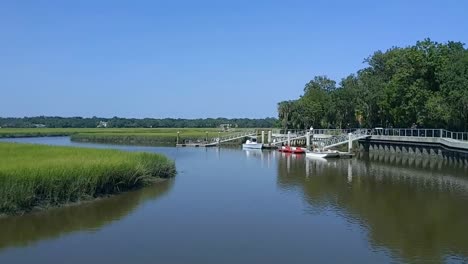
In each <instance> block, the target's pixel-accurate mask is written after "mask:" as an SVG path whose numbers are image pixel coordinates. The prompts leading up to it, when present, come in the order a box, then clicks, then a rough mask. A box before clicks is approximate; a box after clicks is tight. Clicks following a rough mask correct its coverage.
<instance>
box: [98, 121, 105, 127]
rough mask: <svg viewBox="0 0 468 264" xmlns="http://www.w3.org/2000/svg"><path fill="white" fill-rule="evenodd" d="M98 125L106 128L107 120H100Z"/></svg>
mask: <svg viewBox="0 0 468 264" xmlns="http://www.w3.org/2000/svg"><path fill="white" fill-rule="evenodd" d="M97 127H100V128H106V127H107V122H105V121H99V124H98V125H97Z"/></svg>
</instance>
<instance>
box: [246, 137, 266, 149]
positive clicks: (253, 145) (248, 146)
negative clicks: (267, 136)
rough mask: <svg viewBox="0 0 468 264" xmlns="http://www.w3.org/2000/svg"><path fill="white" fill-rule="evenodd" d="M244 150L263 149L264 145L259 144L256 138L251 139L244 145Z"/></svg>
mask: <svg viewBox="0 0 468 264" xmlns="http://www.w3.org/2000/svg"><path fill="white" fill-rule="evenodd" d="M242 148H244V149H262V148H263V144H262V143H258V142H257V139H256V138H250V139H247V141H246V142H245V143H244V144H242Z"/></svg>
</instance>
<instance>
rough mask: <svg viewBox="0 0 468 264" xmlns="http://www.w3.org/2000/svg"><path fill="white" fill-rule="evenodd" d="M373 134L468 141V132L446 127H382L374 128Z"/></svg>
mask: <svg viewBox="0 0 468 264" xmlns="http://www.w3.org/2000/svg"><path fill="white" fill-rule="evenodd" d="M371 135H375V136H393V137H423V138H445V139H454V140H460V141H468V132H452V131H448V130H445V129H429V128H428V129H426V128H382V129H372V130H371Z"/></svg>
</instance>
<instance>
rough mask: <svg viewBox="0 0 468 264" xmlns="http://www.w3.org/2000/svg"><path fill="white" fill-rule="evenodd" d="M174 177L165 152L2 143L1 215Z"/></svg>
mask: <svg viewBox="0 0 468 264" xmlns="http://www.w3.org/2000/svg"><path fill="white" fill-rule="evenodd" d="M174 175H175V165H174V163H173V162H172V161H171V160H169V159H168V158H166V157H165V156H162V155H158V154H150V153H131V152H123V151H118V150H97V149H85V148H71V147H56V146H42V145H31V144H16V143H1V142H0V213H14V212H18V211H28V210H30V209H32V208H33V207H35V206H41V207H48V206H56V205H59V204H63V203H68V202H75V201H79V200H83V199H91V198H95V197H98V196H101V195H105V194H111V193H117V192H121V191H125V190H129V189H133V188H137V187H141V186H144V185H146V184H148V183H150V182H152V181H154V180H155V179H157V178H167V177H171V176H174Z"/></svg>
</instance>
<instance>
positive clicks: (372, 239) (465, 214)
mask: <svg viewBox="0 0 468 264" xmlns="http://www.w3.org/2000/svg"><path fill="white" fill-rule="evenodd" d="M10 141H19V142H33V143H41V144H53V145H73V146H86V147H99V148H117V149H123V150H128V151H149V152H158V153H164V154H166V155H168V156H169V157H171V158H172V159H174V160H175V161H176V165H177V169H178V172H179V173H178V175H177V176H176V177H175V178H174V179H173V180H169V181H166V182H164V183H161V184H158V185H155V186H152V187H148V188H145V189H142V190H139V191H134V192H129V193H124V194H122V195H117V196H114V197H111V198H106V199H101V200H98V201H95V202H91V203H85V204H82V205H78V206H71V207H65V208H58V209H53V210H50V211H46V212H39V213H34V214H29V215H24V216H16V217H7V218H0V263H67V264H69V263H79V264H83V263H164V264H170V263H203V264H206V263H269V264H270V263H395V262H396V263H400V262H402V263H441V262H442V263H444V262H445V263H468V168H467V167H466V166H462V165H457V164H446V163H445V162H442V161H436V160H425V159H415V158H408V157H406V158H401V157H398V156H392V155H382V154H380V155H376V154H367V155H361V156H359V157H357V158H354V159H341V160H340V159H338V160H330V161H324V160H314V159H307V158H305V157H303V156H295V155H284V154H281V153H278V152H275V151H263V152H261V151H243V150H241V149H229V148H221V149H218V148H208V149H203V148H168V147H134V146H111V145H96V144H81V143H71V142H70V141H69V138H67V137H57V138H28V139H12V140H10Z"/></svg>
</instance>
